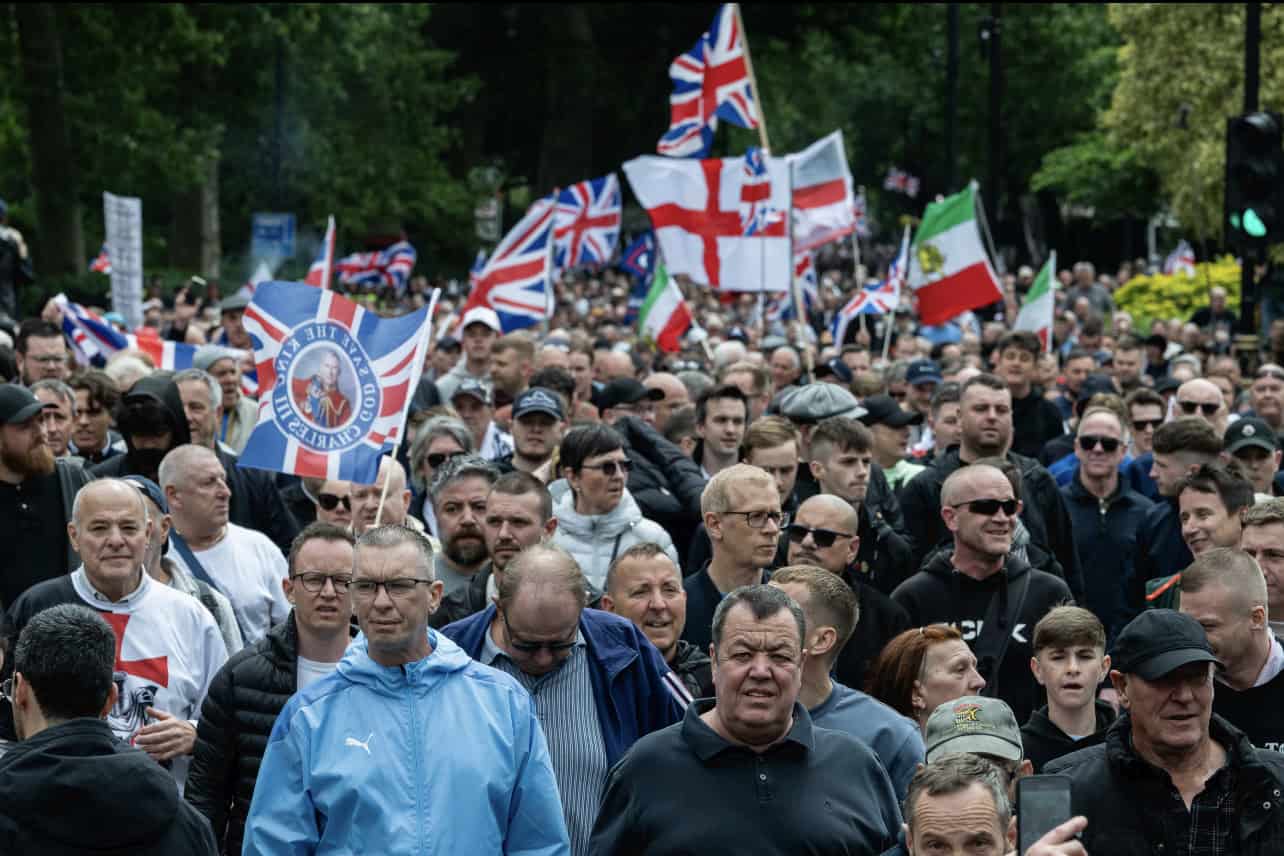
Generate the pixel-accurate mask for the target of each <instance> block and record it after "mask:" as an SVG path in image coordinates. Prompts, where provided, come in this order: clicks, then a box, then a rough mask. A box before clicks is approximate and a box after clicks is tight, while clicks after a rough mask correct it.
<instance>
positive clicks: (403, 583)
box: [348, 577, 432, 600]
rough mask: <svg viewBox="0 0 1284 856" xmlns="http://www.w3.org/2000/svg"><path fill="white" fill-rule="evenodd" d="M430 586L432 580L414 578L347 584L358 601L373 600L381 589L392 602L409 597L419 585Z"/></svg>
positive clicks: (354, 581) (394, 578)
mask: <svg viewBox="0 0 1284 856" xmlns="http://www.w3.org/2000/svg"><path fill="white" fill-rule="evenodd" d="M421 583H422V584H423V585H426V586H430V585H432V580H421V579H418V578H416V577H393V578H392V579H390V580H353V581H352V582H350V583H348V586H349V587H350V588H351V589H352V596H353V597H355V598H357V599H358V600H374V599H375V597H376V596H377V595H378V593H379V589H380V588H382V589H383V590H384V591H386V592H387V593H388V596H389V597H391V598H393V599H394V600H395V599H397V598H401V597H410V595H411V594H412V593H413V592H414V590H415V588H416V587H418V586H419V585H420V584H421Z"/></svg>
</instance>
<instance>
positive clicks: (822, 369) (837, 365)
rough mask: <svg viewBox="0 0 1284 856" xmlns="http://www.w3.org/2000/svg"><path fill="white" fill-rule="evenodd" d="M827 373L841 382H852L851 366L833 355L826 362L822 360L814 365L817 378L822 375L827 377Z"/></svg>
mask: <svg viewBox="0 0 1284 856" xmlns="http://www.w3.org/2000/svg"><path fill="white" fill-rule="evenodd" d="M829 375H833V376H834V377H836V378H838V379H839V380H841V381H842V382H843V383H851V382H852V369H851V366H849V365H847V363H845V362H843V361H842V360H840V359H839V358H838V357H834V358H833V359H832V360H829V361H828V362H824V363H821V364H820V365H818V366H816V378H817V379H819V378H822V377H828V376H829Z"/></svg>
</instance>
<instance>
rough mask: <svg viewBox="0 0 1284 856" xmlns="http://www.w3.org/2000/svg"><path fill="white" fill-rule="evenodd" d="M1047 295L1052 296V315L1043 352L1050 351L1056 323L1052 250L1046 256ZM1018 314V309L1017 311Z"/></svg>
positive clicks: (1054, 263) (1055, 275)
mask: <svg viewBox="0 0 1284 856" xmlns="http://www.w3.org/2000/svg"><path fill="white" fill-rule="evenodd" d="M1048 295H1049V297H1051V298H1052V317H1051V318H1050V319H1048V320H1049V322H1050V323H1049V324H1048V336H1047V339H1048V342H1047V345H1046V346H1045V347H1044V353H1048V354H1050V353H1052V331H1053V329H1054V328H1055V327H1056V323H1057V251H1056V250H1053V251H1052V252H1051V254H1049V256H1048ZM1017 314H1018V315H1020V314H1021V313H1020V311H1018V312H1017Z"/></svg>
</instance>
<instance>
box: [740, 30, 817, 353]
mask: <svg viewBox="0 0 1284 856" xmlns="http://www.w3.org/2000/svg"><path fill="white" fill-rule="evenodd" d="M748 50H749V41H748V39H746V40H745V55H746V57H747V56H748ZM786 167H787V172H788V174H789V181H788V183H787V184H786V185H785V187H786V188H787V189H788V191H789V215H788V218H787V219H786V220H785V234H786V235H787V236H788V238H789V298H790V299H791V300H792V301H793V302H794V324H796V325H797V326H795V327H794V346H795V347H796V348H797V349H798V353H799V354H800V355H801V356H802V359H803V369H804V371H806V372H807V376H808V377H810V376H811V373H812V372H813V371H814V370H815V368H816V361H815V360H814V359H812V355H811V348H809V347H807V344H808V343H807V342H806V341H805V337H804V336H803V325H804V324H806V325H809V326H810V324H811V320H810V319H809V318H808V317H807V306H806V301H805V300H803V296H802V286H800V285H799V284H798V271H797V264H798V263H797V260H796V259H795V258H794V165H793V164H792V163H790V162H788V161H786ZM812 273H813V274H815V273H816V271H815V269H814V268H813V270H812ZM816 294H817V295H819V294H820V277H819V275H817V276H816Z"/></svg>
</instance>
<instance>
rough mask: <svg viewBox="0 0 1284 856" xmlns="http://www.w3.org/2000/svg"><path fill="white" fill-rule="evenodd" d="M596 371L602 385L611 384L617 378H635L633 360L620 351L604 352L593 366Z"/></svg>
mask: <svg viewBox="0 0 1284 856" xmlns="http://www.w3.org/2000/svg"><path fill="white" fill-rule="evenodd" d="M593 368H594V371H595V372H596V373H597V374H598V377H599V378H600V379H601V381H602V383H604V384H606V383H610V382H611V381H613V380H615V379H616V378H621V377H633V376H634V374H635V373H636V371H635V369H634V368H633V358H632V357H630V356H629V355H628V354H624V353H621V352H619V351H604V352H602V354H601V356H599V357H598V358H597V359H596V360H595V361H594V364H593Z"/></svg>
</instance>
